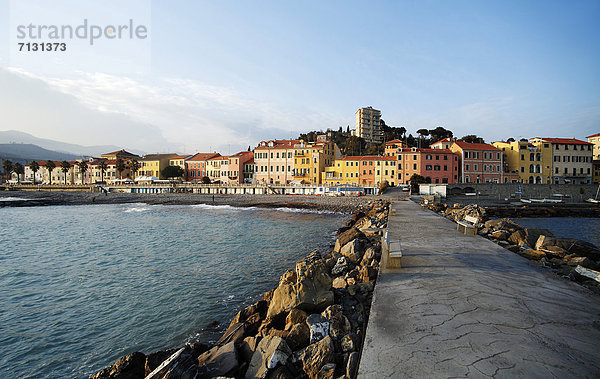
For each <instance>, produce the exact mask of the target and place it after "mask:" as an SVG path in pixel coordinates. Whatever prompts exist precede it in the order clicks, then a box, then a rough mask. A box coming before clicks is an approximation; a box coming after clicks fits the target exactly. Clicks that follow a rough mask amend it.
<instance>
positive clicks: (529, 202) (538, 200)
mask: <svg viewBox="0 0 600 379" xmlns="http://www.w3.org/2000/svg"><path fill="white" fill-rule="evenodd" d="M521 202H522V203H526V204H531V203H538V204H544V203H551V204H557V203H562V202H563V200H562V199H546V198H544V199H521Z"/></svg>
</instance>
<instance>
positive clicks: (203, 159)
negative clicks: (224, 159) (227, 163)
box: [185, 153, 221, 182]
mask: <svg viewBox="0 0 600 379" xmlns="http://www.w3.org/2000/svg"><path fill="white" fill-rule="evenodd" d="M220 156H221V154H219V153H196V154H194V155H192V156H191V157H190V158H188V159H187V160H186V161H185V166H186V172H187V180H188V181H190V182H199V181H201V180H202V178H204V177H205V176H208V173H207V169H206V166H207V161H208V160H209V159H211V158H214V157H220Z"/></svg>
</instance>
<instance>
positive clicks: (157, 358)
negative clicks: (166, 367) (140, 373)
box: [144, 349, 177, 376]
mask: <svg viewBox="0 0 600 379" xmlns="http://www.w3.org/2000/svg"><path fill="white" fill-rule="evenodd" d="M175 352H177V349H169V350H160V351H155V352H154V353H150V354H148V355H146V364H145V368H144V376H146V375H149V374H150V373H151V372H152V371H154V370H155V369H156V368H157V367H158V366H159V365H160V364H161V363H163V362H164V361H165V360H166V359H167V358H169V357H170V356H171V355H173V354H175Z"/></svg>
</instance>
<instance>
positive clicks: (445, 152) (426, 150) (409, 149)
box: [399, 147, 454, 154]
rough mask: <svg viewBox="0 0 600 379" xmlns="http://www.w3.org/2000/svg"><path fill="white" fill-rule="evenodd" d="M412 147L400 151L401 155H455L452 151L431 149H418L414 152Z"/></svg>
mask: <svg viewBox="0 0 600 379" xmlns="http://www.w3.org/2000/svg"><path fill="white" fill-rule="evenodd" d="M412 149H413V148H412V147H407V148H404V149H402V150H401V151H399V153H404V154H412V153H431V154H454V152H453V151H452V150H450V149H429V148H425V147H423V148H417V149H415V150H414V151H413V150H412Z"/></svg>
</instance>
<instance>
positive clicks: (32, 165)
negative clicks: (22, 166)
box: [29, 161, 40, 184]
mask: <svg viewBox="0 0 600 379" xmlns="http://www.w3.org/2000/svg"><path fill="white" fill-rule="evenodd" d="M29 168H30V169H31V171H32V172H33V184H35V174H36V173H37V172H38V171H39V169H40V165H39V164H38V163H37V162H36V161H31V163H30V164H29Z"/></svg>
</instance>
